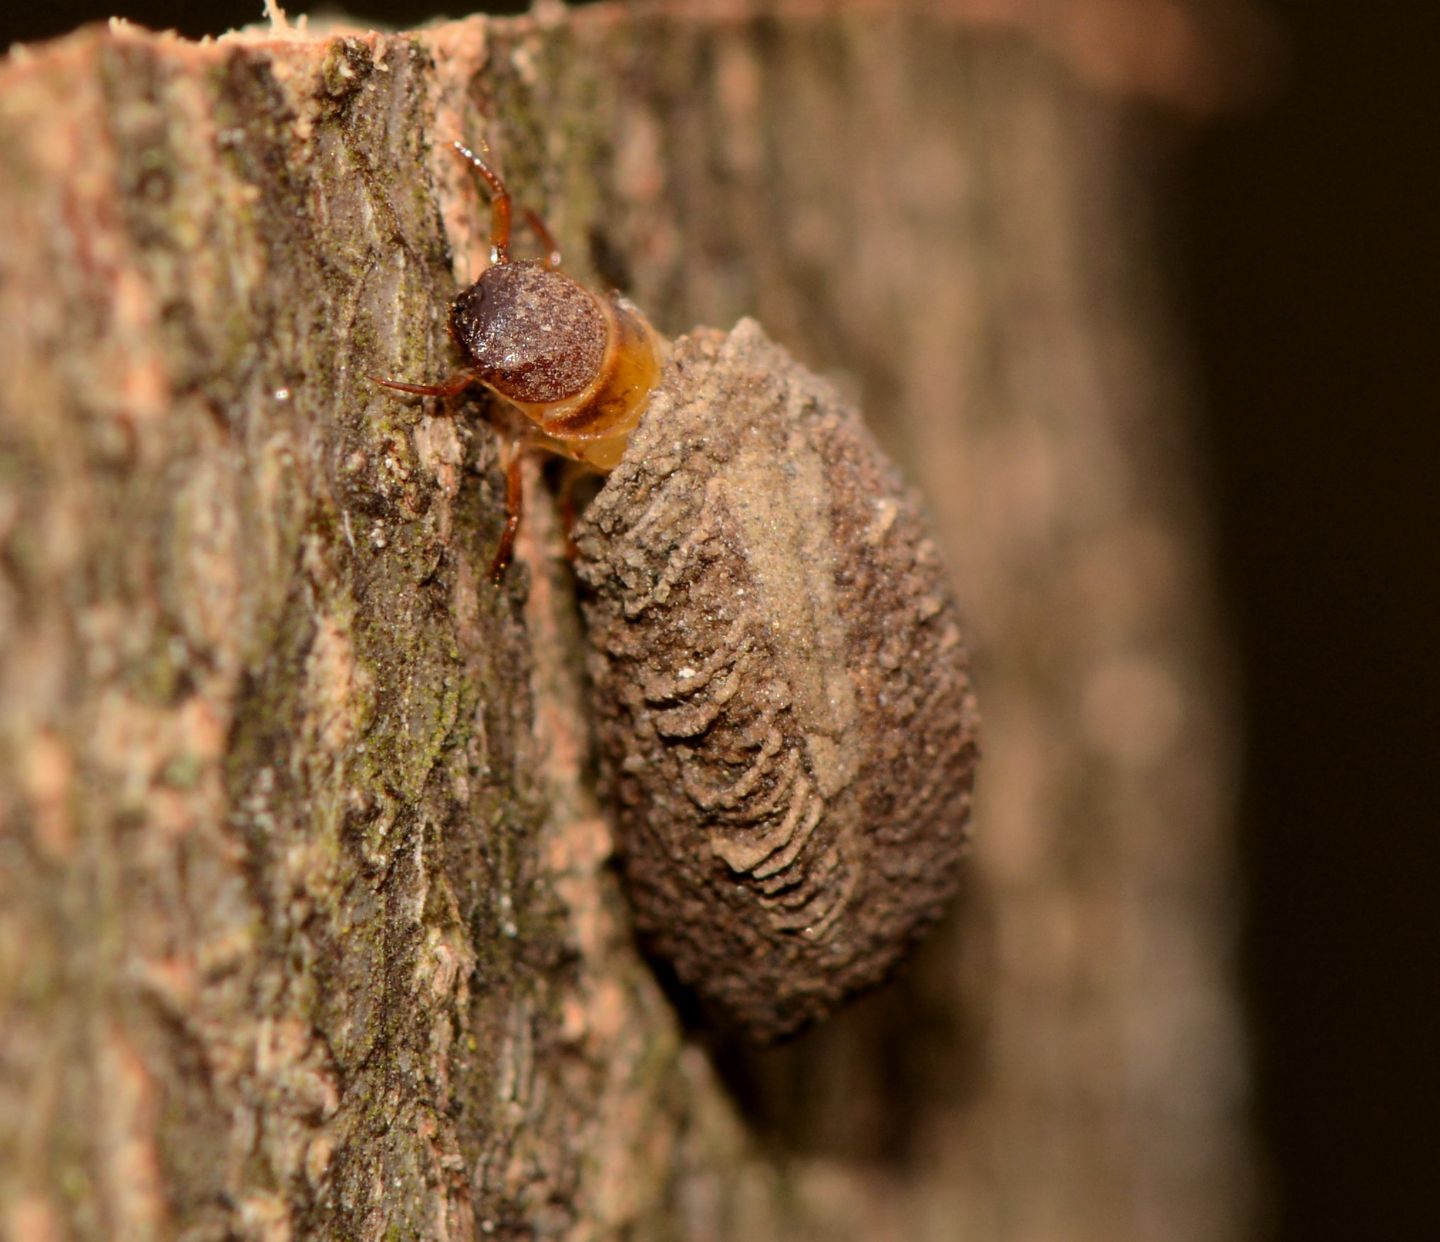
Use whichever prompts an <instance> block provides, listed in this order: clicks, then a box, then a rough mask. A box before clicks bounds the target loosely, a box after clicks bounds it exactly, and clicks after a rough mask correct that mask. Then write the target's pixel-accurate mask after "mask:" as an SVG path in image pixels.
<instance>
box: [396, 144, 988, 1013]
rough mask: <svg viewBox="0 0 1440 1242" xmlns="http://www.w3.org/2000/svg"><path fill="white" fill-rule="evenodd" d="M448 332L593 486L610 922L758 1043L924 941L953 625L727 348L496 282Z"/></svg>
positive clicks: (755, 342) (874, 516) (858, 475)
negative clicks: (623, 914) (616, 898)
mask: <svg viewBox="0 0 1440 1242" xmlns="http://www.w3.org/2000/svg"><path fill="white" fill-rule="evenodd" d="M455 146H456V149H457V150H458V151H459V152H460V154H461V155H462V156H463V157H464V158H465V159H466V160H467V161H468V162H469V163H470V164H471V166H472V167H473V168H474V170H475V172H476V174H477V176H478V177H479V178H480V179H481V181H482V182H483V183H484V184H485V185H486V186H487V187H488V188H489V191H490V194H491V210H492V219H491V266H490V267H489V268H488V269H486V271H485V272H484V273H483V274H482V275H481V277H480V279H478V280H477V281H476V282H475V283H474V284H473V285H471V286H470V287H469V288H468V289H466V290H465V291H464V292H463V293H462V294H461V295H460V296H459V297H458V298H457V299H456V300H455V302H454V304H453V305H452V307H451V316H450V328H451V334H452V336H453V337H454V339H455V342H456V344H457V346H459V348H460V350H461V352H462V353H463V354H464V355H465V357H466V359H467V366H466V368H465V369H464V370H462V371H460V372H459V373H457V374H456V375H454V376H452V377H450V378H449V379H447V380H444V381H442V382H441V383H439V384H407V383H401V382H398V381H395V380H385V379H377V382H378V383H381V384H384V385H386V386H388V387H390V388H396V389H399V390H401V391H404V392H411V393H419V394H423V395H428V396H453V395H455V394H457V393H459V392H460V391H461V390H462V389H463V388H465V387H467V386H468V385H470V384H471V383H474V382H477V381H478V382H480V383H483V384H485V385H486V386H487V387H488V388H490V389H491V390H492V391H493V392H495V393H496V394H497V395H499V396H501V397H503V398H504V399H505V401H506V402H507V403H508V408H510V409H513V410H515V411H518V414H520V415H524V417H525V418H526V419H528V420H529V423H528V424H526V426H527V427H529V430H524V429H522V430H520V431H517V432H514V433H513V444H514V445H515V446H516V447H512V450H511V455H510V464H509V469H508V471H507V477H508V486H507V506H506V507H507V514H508V520H507V523H506V528H505V533H504V536H503V537H502V539H501V542H500V547H499V549H498V550H497V552H496V555H495V560H494V564H493V567H492V568H493V570H494V572H495V573H496V574H497V575H498V574H500V573H501V572H503V570H504V567H505V565H506V563H507V562H508V560H509V556H510V550H511V546H512V543H513V539H514V533H515V529H516V525H517V524H518V522H519V518H520V490H519V481H520V475H519V470H518V466H517V462H518V457H517V453H518V447H519V446H523V445H525V444H529V445H531V446H535V447H541V448H544V449H547V450H550V451H553V452H558V453H563V454H565V455H566V456H569V457H571V458H572V459H574V460H576V461H578V462H580V463H582V464H585V465H587V466H589V467H591V468H593V469H596V470H599V471H601V472H605V471H609V478H608V479H607V481H606V483H605V485H604V486H603V487H602V488H601V489H600V492H599V494H598V495H597V496H596V497H595V499H594V500H593V501H592V502H591V504H590V507H589V508H588V509H587V510H586V512H585V514H584V516H583V517H582V518H581V519H580V521H579V522H578V524H577V526H576V528H575V532H574V535H575V545H576V548H577V562H576V569H577V572H578V574H579V576H580V579H581V582H582V584H583V586H584V588H585V590H584V594H583V599H582V606H583V608H584V611H585V617H586V623H587V629H588V633H589V641H590V672H591V678H592V682H593V688H594V703H593V715H594V727H595V734H596V739H597V743H598V749H599V754H600V759H601V770H602V778H603V780H604V783H605V785H606V787H607V790H608V792H609V794H610V796H611V801H612V805H613V806H614V809H615V816H616V821H617V822H616V828H617V831H618V841H619V847H620V851H621V854H622V861H623V863H624V871H625V877H626V881H627V887H628V889H629V892H630V896H631V898H632V901H633V905H634V909H635V918H636V923H637V925H638V927H639V930H640V932H641V934H642V936H643V937H644V938H645V940H646V941H647V942H648V944H649V946H650V947H651V948H652V949H653V950H654V951H655V952H656V953H658V954H659V955H661V956H662V957H664V958H665V959H667V960H668V961H669V962H670V963H671V964H672V965H673V967H674V969H675V972H676V974H677V975H678V976H679V978H680V980H681V981H682V982H683V983H685V984H686V985H688V986H689V987H691V988H693V989H694V990H695V991H696V992H697V993H698V994H699V996H700V997H701V998H702V999H703V1000H704V1001H705V1002H707V1004H708V1006H709V1007H710V1008H711V1009H712V1010H714V1011H717V1012H718V1013H719V1014H720V1015H721V1016H722V1017H723V1018H724V1019H726V1020H727V1021H729V1022H730V1023H731V1024H733V1025H735V1026H738V1027H739V1028H740V1029H742V1030H743V1031H745V1032H746V1033H747V1034H749V1035H750V1036H751V1037H753V1038H755V1039H758V1040H770V1039H776V1038H779V1037H781V1036H783V1035H786V1034H789V1033H790V1032H792V1031H795V1030H798V1029H799V1028H800V1027H802V1026H804V1025H805V1024H807V1023H809V1022H812V1021H814V1020H816V1019H818V1018H821V1017H823V1016H824V1015H825V1014H826V1013H828V1012H829V1011H830V1010H831V1009H832V1008H834V1006H835V1005H836V1004H838V1003H839V1002H840V1001H841V1000H843V999H844V998H845V997H846V996H848V995H850V994H851V993H853V992H856V991H858V990H860V989H862V988H865V987H868V986H870V985H872V984H874V983H876V982H878V981H879V980H880V979H881V978H882V977H883V976H884V975H885V973H886V972H887V971H888V970H889V968H890V967H891V966H892V965H893V964H894V963H895V962H896V960H897V959H898V958H899V957H900V956H901V955H902V954H903V953H904V952H905V951H906V950H907V949H908V948H909V947H910V945H911V944H913V943H914V941H915V940H916V939H918V937H919V936H920V935H921V933H922V932H923V931H924V930H925V929H926V928H927V927H928V926H929V925H930V924H931V923H933V922H934V921H935V919H936V918H938V917H939V915H940V912H941V910H942V908H943V906H944V904H945V901H946V900H947V898H948V897H949V896H950V895H951V893H952V892H953V890H954V888H955V883H956V869H957V864H958V861H959V858H960V854H961V852H962V850H963V848H964V843H965V834H966V823H967V819H968V814H969V802H970V790H971V784H972V780H973V773H974V766H975V759H976V744H975V730H976V717H975V705H974V699H973V697H972V695H971V691H970V681H969V675H968V667H967V659H966V653H965V647H964V643H963V641H962V639H961V634H960V626H959V622H958V620H957V617H956V611H955V606H954V603H953V602H952V600H951V598H950V594H949V591H948V589H947V587H946V584H945V578H944V573H943V571H942V568H941V565H940V560H939V555H938V552H937V549H936V547H935V544H934V542H933V541H932V539H931V538H930V536H929V534H928V533H927V530H926V527H925V524H924V522H923V521H922V519H921V517H920V514H919V510H918V508H917V506H916V505H915V503H914V502H913V501H912V500H911V499H910V497H909V496H908V494H907V493H906V491H905V490H904V488H903V487H902V486H901V484H900V482H899V479H898V478H897V476H896V474H895V471H894V469H893V468H892V467H891V466H890V465H889V463H888V462H887V461H886V460H885V458H884V456H883V455H882V454H881V452H880V450H879V448H878V447H877V446H876V444H875V442H874V441H873V440H872V439H871V438H870V435H869V433H868V432H867V431H866V430H865V428H864V426H863V424H862V423H861V421H860V418H859V416H858V415H857V414H856V413H855V412H854V411H853V410H851V409H849V408H847V407H846V406H845V405H844V404H843V403H841V402H840V401H839V399H838V398H837V397H836V395H835V393H834V392H833V391H832V390H831V389H830V387H829V386H828V385H826V384H825V383H824V382H822V381H821V380H819V379H818V378H816V377H815V376H813V375H811V374H810V373H809V372H807V371H806V370H804V369H803V368H802V367H800V366H799V365H798V364H797V363H796V362H795V361H794V360H793V359H792V358H790V356H789V355H788V354H786V353H785V351H784V350H782V349H781V348H779V347H778V346H777V345H775V344H773V343H772V342H770V341H769V340H767V339H766V337H765V335H764V333H763V332H762V331H761V330H760V328H759V326H758V325H757V324H755V323H754V322H753V321H751V320H744V321H742V322H741V323H740V324H739V325H738V326H737V327H736V328H735V329H734V331H732V332H730V333H729V334H725V333H721V332H717V331H714V330H711V329H698V330H696V331H694V332H692V333H690V334H689V335H688V336H683V337H681V338H680V339H678V340H677V341H675V342H674V343H673V344H671V345H669V346H668V347H667V346H666V344H665V343H664V342H662V341H661V340H660V339H659V338H658V337H657V336H655V334H654V333H653V331H652V330H651V329H650V327H649V325H648V324H647V323H646V322H645V320H644V317H643V316H641V315H640V313H639V312H638V311H637V310H636V309H635V308H634V307H633V306H631V305H630V304H629V303H628V302H626V301H625V300H624V299H623V298H618V297H615V296H613V295H612V296H610V297H609V298H601V297H599V296H597V295H595V294H594V293H592V292H590V291H589V290H586V289H585V288H584V287H583V286H581V285H579V284H578V283H577V282H576V281H574V280H572V279H571V278H570V277H569V276H566V275H565V274H564V273H562V272H560V271H559V270H558V269H559V264H560V258H559V254H558V252H557V251H556V250H555V248H554V244H553V242H552V241H550V238H549V235H548V233H547V232H546V231H545V229H544V226H543V224H541V223H540V222H539V220H538V219H536V218H535V217H533V216H532V217H531V222H532V224H533V225H534V226H535V228H536V231H537V232H538V233H539V235H540V236H541V238H542V240H544V241H545V242H546V243H547V250H548V252H549V253H548V255H547V258H546V259H545V260H543V261H534V260H531V261H525V262H519V261H515V260H512V259H511V258H510V250H509V247H510V197H509V194H508V192H507V191H506V190H505V186H504V183H503V181H502V180H501V179H500V177H499V176H498V175H497V174H496V173H495V172H494V171H493V170H492V169H491V168H490V167H489V165H488V164H486V163H485V162H484V160H482V159H481V158H480V157H479V156H477V155H475V154H474V152H472V151H470V150H468V149H467V148H466V147H464V146H462V145H461V144H460V143H456V144H455Z"/></svg>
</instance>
